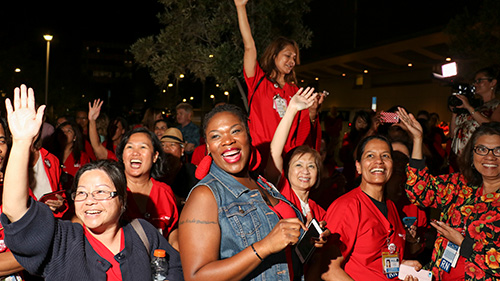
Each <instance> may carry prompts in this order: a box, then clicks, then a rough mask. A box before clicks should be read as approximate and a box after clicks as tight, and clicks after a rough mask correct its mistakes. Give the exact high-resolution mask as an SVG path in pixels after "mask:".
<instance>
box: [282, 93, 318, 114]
mask: <svg viewBox="0 0 500 281" xmlns="http://www.w3.org/2000/svg"><path fill="white" fill-rule="evenodd" d="M315 99H316V93H314V88H310V87H307V88H305V89H304V88H300V89H299V90H298V91H297V93H296V94H295V95H294V96H293V97H292V99H291V100H290V104H289V105H288V106H289V107H290V108H295V109H296V110H297V111H301V110H304V109H308V108H311V106H312V105H313V104H314V102H315Z"/></svg>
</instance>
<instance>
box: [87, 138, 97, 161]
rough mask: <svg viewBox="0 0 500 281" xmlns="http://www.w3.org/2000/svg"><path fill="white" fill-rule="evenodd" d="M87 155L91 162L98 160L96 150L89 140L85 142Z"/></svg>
mask: <svg viewBox="0 0 500 281" xmlns="http://www.w3.org/2000/svg"><path fill="white" fill-rule="evenodd" d="M85 153H87V155H88V156H89V158H90V160H92V161H94V160H97V157H95V154H94V149H93V148H92V145H91V144H90V142H89V141H88V140H85Z"/></svg>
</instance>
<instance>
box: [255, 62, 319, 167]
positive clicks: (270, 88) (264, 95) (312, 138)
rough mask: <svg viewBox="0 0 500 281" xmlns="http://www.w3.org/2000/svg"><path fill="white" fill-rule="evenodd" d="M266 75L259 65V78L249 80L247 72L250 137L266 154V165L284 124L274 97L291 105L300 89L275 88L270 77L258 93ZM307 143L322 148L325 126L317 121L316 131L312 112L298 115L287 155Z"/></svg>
mask: <svg viewBox="0 0 500 281" xmlns="http://www.w3.org/2000/svg"><path fill="white" fill-rule="evenodd" d="M265 75H266V74H265V73H264V71H263V70H262V68H260V65H259V64H258V63H257V64H256V67H255V75H254V76H253V77H247V76H246V73H245V81H246V84H247V87H248V103H249V108H250V115H249V120H248V127H249V129H250V135H251V136H252V144H253V145H254V146H255V147H257V148H258V149H259V152H260V153H261V155H262V160H263V163H262V164H263V165H264V164H265V162H267V158H268V156H269V145H270V143H271V140H272V139H273V137H274V132H275V131H276V128H277V127H278V124H279V123H280V121H281V117H280V115H279V113H278V111H277V110H276V109H274V108H273V105H274V97H275V96H277V95H279V96H280V97H281V98H283V99H285V101H286V103H287V105H288V104H289V103H290V100H291V98H292V97H293V96H294V95H295V93H297V91H298V90H299V88H298V87H297V86H295V85H294V84H289V83H287V84H285V86H284V87H283V88H280V87H279V86H277V87H275V85H277V84H275V83H273V82H271V81H270V80H269V79H266V78H264V79H262V82H261V83H260V84H259V86H258V88H257V90H255V87H256V86H257V83H259V81H260V79H261V78H262V77H265ZM299 120H300V122H299ZM304 144H307V145H309V146H311V147H312V148H315V149H316V150H318V151H319V149H320V146H321V127H320V126H319V118H316V123H315V124H314V128H313V126H311V121H310V119H309V110H302V111H300V112H299V113H297V116H295V119H294V121H293V124H292V127H291V128H290V134H289V136H288V140H287V142H286V144H285V148H284V151H285V153H286V152H288V151H290V150H291V149H292V148H294V147H297V146H300V145H304ZM263 167H265V166H263Z"/></svg>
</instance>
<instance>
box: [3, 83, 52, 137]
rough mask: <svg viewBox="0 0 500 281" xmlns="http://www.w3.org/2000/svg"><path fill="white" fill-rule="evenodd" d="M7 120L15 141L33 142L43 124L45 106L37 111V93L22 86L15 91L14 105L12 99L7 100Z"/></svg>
mask: <svg viewBox="0 0 500 281" xmlns="http://www.w3.org/2000/svg"><path fill="white" fill-rule="evenodd" d="M5 108H6V109H7V120H8V122H9V129H10V132H11V133H12V139H13V140H29V141H32V140H33V139H34V138H35V137H36V135H37V134H38V132H39V131H40V127H41V126H42V123H43V112H44V110H45V105H41V106H40V107H39V108H38V110H36V109H35V93H34V91H33V89H32V88H29V89H28V88H26V85H21V87H20V88H15V89H14V104H12V103H11V101H10V99H6V100H5Z"/></svg>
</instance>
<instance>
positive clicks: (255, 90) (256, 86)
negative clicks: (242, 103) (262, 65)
mask: <svg viewBox="0 0 500 281" xmlns="http://www.w3.org/2000/svg"><path fill="white" fill-rule="evenodd" d="M264 78H266V75H264V76H262V77H261V78H260V80H259V81H258V82H257V85H255V88H254V89H253V95H252V97H251V98H250V100H249V101H248V116H250V110H251V109H252V107H251V106H250V105H251V104H252V101H253V97H254V96H255V92H257V88H259V85H260V83H262V80H264Z"/></svg>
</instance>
